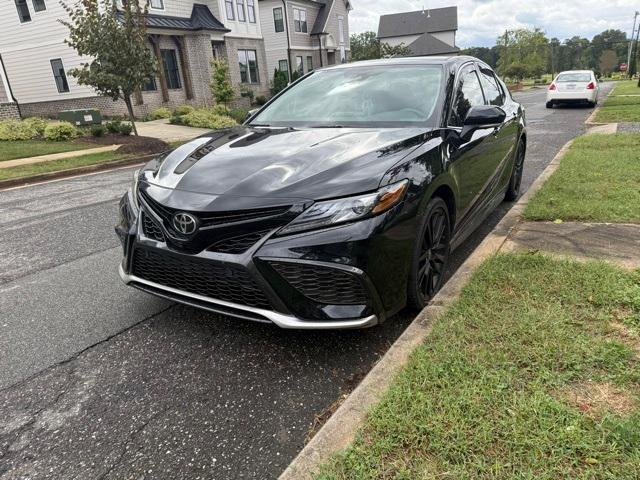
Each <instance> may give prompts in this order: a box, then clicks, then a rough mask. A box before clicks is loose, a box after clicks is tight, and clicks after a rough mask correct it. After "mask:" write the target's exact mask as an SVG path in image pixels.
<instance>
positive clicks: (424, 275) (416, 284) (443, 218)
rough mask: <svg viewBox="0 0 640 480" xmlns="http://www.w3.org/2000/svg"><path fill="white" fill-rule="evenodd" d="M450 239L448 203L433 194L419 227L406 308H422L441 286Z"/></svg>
mask: <svg viewBox="0 0 640 480" xmlns="http://www.w3.org/2000/svg"><path fill="white" fill-rule="evenodd" d="M450 241H451V223H450V221H449V210H448V209H447V204H446V203H445V202H444V200H442V199H441V198H440V197H435V198H433V199H431V201H430V202H429V204H428V205H427V209H426V212H425V215H424V217H423V219H422V223H421V224H420V228H419V229H418V236H417V240H416V245H415V247H414V254H413V262H412V266H411V272H410V274H409V284H408V291H407V297H408V298H407V305H408V307H409V308H411V309H413V310H420V309H422V308H423V307H424V306H425V305H426V304H427V303H428V302H429V300H431V299H432V298H433V297H434V296H435V294H436V293H438V290H440V287H442V283H443V281H444V275H445V273H446V270H447V265H448V263H449V252H450V246H449V242H450Z"/></svg>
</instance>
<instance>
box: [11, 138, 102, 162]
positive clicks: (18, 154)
mask: <svg viewBox="0 0 640 480" xmlns="http://www.w3.org/2000/svg"><path fill="white" fill-rule="evenodd" d="M94 147H96V145H95V144H91V143H87V142H83V141H81V140H67V141H62V142H49V141H46V140H22V141H12V142H8V141H0V162H1V161H4V160H13V159H15V158H25V157H36V156H38V155H48V154H51V153H62V152H71V151H75V150H84V149H87V148H94Z"/></svg>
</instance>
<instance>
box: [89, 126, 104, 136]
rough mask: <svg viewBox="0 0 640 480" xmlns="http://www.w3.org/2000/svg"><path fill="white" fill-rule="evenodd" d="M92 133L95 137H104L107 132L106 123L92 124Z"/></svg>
mask: <svg viewBox="0 0 640 480" xmlns="http://www.w3.org/2000/svg"><path fill="white" fill-rule="evenodd" d="M90 131H91V135H93V136H94V137H102V136H104V134H105V133H107V127H105V126H104V125H91V129H90Z"/></svg>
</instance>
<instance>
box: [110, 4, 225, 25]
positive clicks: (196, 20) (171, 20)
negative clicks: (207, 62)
mask: <svg viewBox="0 0 640 480" xmlns="http://www.w3.org/2000/svg"><path fill="white" fill-rule="evenodd" d="M118 18H122V12H118ZM145 20H146V21H145V24H146V26H147V28H160V29H169V30H188V31H197V30H210V31H216V32H230V31H231V30H229V29H228V28H227V27H225V26H224V25H223V24H222V22H220V20H218V19H217V18H216V17H214V16H213V13H211V10H209V7H207V6H206V5H202V4H201V3H194V4H193V9H192V10H191V17H189V18H186V17H171V16H168V15H157V14H153V13H148V14H147V15H145Z"/></svg>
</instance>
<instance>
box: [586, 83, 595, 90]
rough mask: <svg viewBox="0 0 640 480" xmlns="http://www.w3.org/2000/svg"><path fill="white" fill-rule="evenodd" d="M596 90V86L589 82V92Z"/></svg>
mask: <svg viewBox="0 0 640 480" xmlns="http://www.w3.org/2000/svg"><path fill="white" fill-rule="evenodd" d="M595 89H596V84H595V83H593V82H589V84H588V85H587V90H595Z"/></svg>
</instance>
